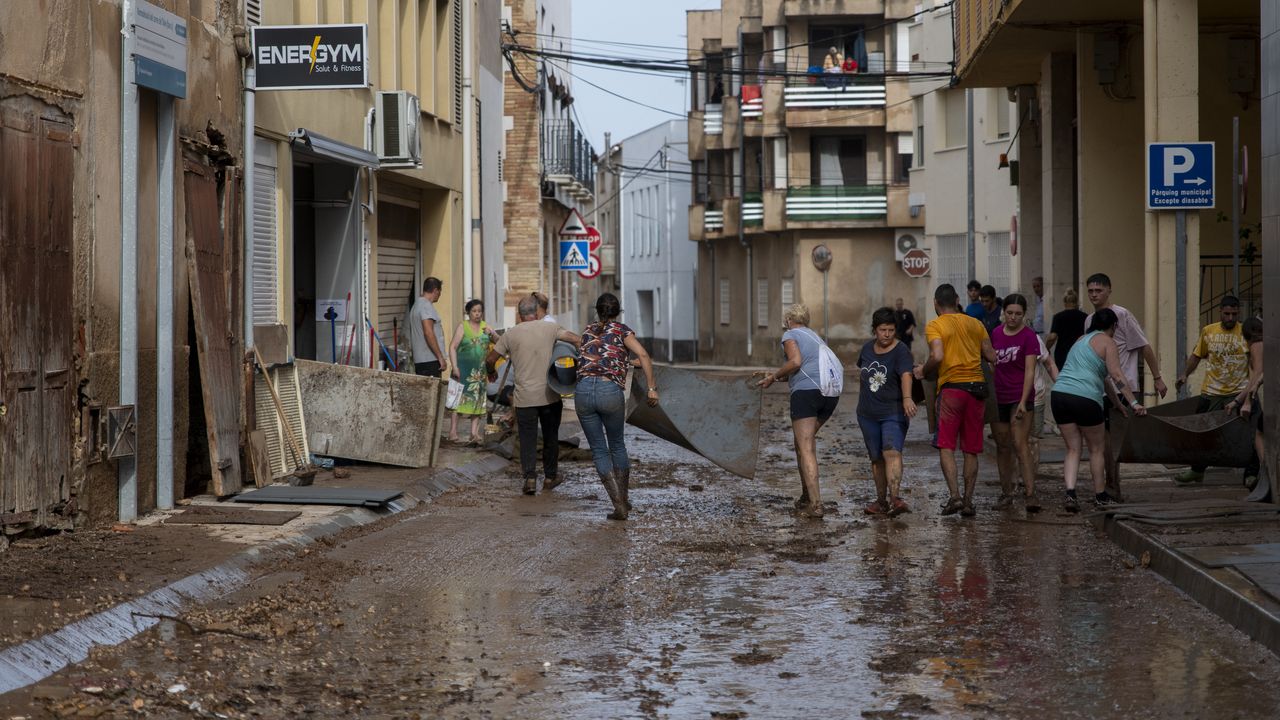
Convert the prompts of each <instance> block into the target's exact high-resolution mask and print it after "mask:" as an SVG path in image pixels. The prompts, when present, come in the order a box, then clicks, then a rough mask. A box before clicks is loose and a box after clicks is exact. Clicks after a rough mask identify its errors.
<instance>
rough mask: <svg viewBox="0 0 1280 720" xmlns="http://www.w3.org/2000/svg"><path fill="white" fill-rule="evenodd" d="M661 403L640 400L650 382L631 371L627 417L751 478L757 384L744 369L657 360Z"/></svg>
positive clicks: (756, 431) (757, 427)
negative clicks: (654, 404) (693, 367)
mask: <svg viewBox="0 0 1280 720" xmlns="http://www.w3.org/2000/svg"><path fill="white" fill-rule="evenodd" d="M653 372H654V380H655V381H656V382H657V383H658V389H659V390H660V393H659V395H660V396H661V398H662V401H661V403H660V404H659V405H658V407H656V408H651V407H649V406H648V405H647V404H646V403H645V397H646V396H647V395H648V392H649V386H648V385H647V384H646V383H645V379H644V375H643V373H639V372H637V373H635V377H634V380H633V382H632V388H631V400H630V401H629V402H628V411H629V412H628V416H627V422H628V423H630V424H631V425H634V426H635V427H638V428H640V429H641V430H644V431H646V432H648V433H651V434H653V435H656V436H658V437H660V438H662V439H663V440H666V441H668V442H671V443H675V444H676V445H679V446H680V447H683V448H686V449H688V450H692V451H693V452H696V453H698V454H699V455H701V456H703V457H705V458H706V459H708V460H710V461H711V462H713V463H715V464H716V465H719V466H720V467H722V468H724V469H725V470H728V471H729V472H731V473H733V474H734V475H738V476H741V477H744V478H748V479H750V478H754V477H755V475H756V457H757V455H759V452H760V398H761V394H760V390H759V389H757V388H756V387H755V386H754V385H753V384H752V377H751V374H750V373H747V372H733V371H714V370H689V369H685V368H678V367H668V366H665V365H656V366H654V368H653Z"/></svg>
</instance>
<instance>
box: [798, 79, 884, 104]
mask: <svg viewBox="0 0 1280 720" xmlns="http://www.w3.org/2000/svg"><path fill="white" fill-rule="evenodd" d="M782 94H783V98H784V104H785V105H786V108H787V109H788V110H821V109H826V108H850V107H865V108H875V107H884V106H885V103H886V99H885V98H886V88H885V84H884V79H883V78H882V77H879V76H859V75H855V74H845V73H815V74H813V75H809V76H807V77H805V78H801V79H798V80H792V82H791V83H789V84H788V85H787V87H785V88H783V90H782Z"/></svg>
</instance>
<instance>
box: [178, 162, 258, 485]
mask: <svg viewBox="0 0 1280 720" xmlns="http://www.w3.org/2000/svg"><path fill="white" fill-rule="evenodd" d="M183 166H184V169H185V170H186V172H185V174H184V177H183V180H184V184H185V188H186V200H187V267H188V273H187V274H188V277H189V278H190V281H191V305H192V308H193V314H194V318H195V326H196V345H197V347H198V349H199V353H200V356H199V357H200V380H201V387H200V392H201V397H202V398H203V399H204V413H205V423H206V428H207V430H206V434H207V437H208V442H209V464H210V466H211V468H210V469H211V470H212V473H213V491H214V493H215V494H216V495H218V496H220V497H225V496H227V495H232V494H235V493H237V492H240V488H241V486H242V484H243V480H242V475H241V472H240V409H239V398H240V391H241V389H240V384H239V381H238V374H239V372H240V363H239V361H238V360H237V358H236V348H235V340H234V337H233V335H232V333H231V308H230V306H229V305H230V299H229V296H228V292H227V275H226V262H225V258H224V252H223V248H224V246H225V241H224V239H223V237H222V228H221V222H220V221H219V215H218V190H217V185H216V183H215V180H214V177H213V170H212V169H211V168H208V167H206V166H204V165H200V164H199V163H197V162H194V161H192V160H190V159H188V160H186V161H185V162H184V163H183Z"/></svg>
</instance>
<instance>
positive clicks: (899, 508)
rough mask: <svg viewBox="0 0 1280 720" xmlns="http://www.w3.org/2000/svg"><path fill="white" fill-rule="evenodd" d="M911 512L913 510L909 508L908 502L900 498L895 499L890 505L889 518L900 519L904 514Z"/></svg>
mask: <svg viewBox="0 0 1280 720" xmlns="http://www.w3.org/2000/svg"><path fill="white" fill-rule="evenodd" d="M909 512H911V508H909V507H907V502H906V501H905V500H903V499H902V498H900V497H896V498H894V499H893V502H891V503H889V517H898V516H899V515H901V514H903V513H909Z"/></svg>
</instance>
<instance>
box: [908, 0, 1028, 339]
mask: <svg viewBox="0 0 1280 720" xmlns="http://www.w3.org/2000/svg"><path fill="white" fill-rule="evenodd" d="M919 7H920V9H919V11H918V13H917V14H916V16H915V17H912V18H910V19H907V20H904V21H903V22H902V24H901V25H900V26H899V27H900V28H902V29H905V31H906V34H907V38H908V46H909V48H910V57H908V58H907V59H906V61H905V62H904V63H902V64H901V65H900V66H899V69H901V70H907V71H914V72H917V73H922V74H923V73H929V72H930V71H934V70H937V69H939V68H947V67H950V63H951V59H952V57H953V52H952V49H953V43H952V27H951V21H952V14H951V4H950V3H944V2H938V1H937V0H926V2H923V3H921V4H920V6H919ZM950 85H951V81H950V78H946V77H939V78H927V77H923V78H920V79H917V80H914V81H912V82H911V84H910V88H911V97H912V104H913V113H912V114H913V116H914V117H915V123H916V127H915V133H914V137H913V138H912V140H911V146H912V149H913V150H914V160H913V162H912V165H911V172H910V177H911V195H910V200H909V202H910V204H911V206H912V207H913V208H918V209H919V212H920V215H921V216H922V217H923V218H924V235H923V237H921V238H916V237H914V236H911V235H909V234H908V235H903V236H900V237H899V239H898V242H899V247H898V249H899V251H901V250H905V249H906V248H908V247H911V246H915V245H919V246H921V247H924V248H925V249H927V250H928V251H929V252H930V253H931V256H932V261H933V272H932V276H933V283H931V285H933V286H934V287H936V286H938V285H941V284H943V283H950V284H951V285H954V286H955V287H956V288H957V289H960V290H962V291H963V288H964V286H965V285H966V284H967V283H968V282H969V281H970V280H973V279H977V280H979V281H980V282H982V283H983V284H984V285H986V284H990V285H992V286H994V287H995V289H996V292H997V293H999V294H1000V295H1001V296H1003V295H1005V294H1008V293H1010V292H1015V291H1016V292H1022V293H1024V294H1026V295H1027V296H1028V297H1030V294H1031V279H1032V278H1034V277H1035V276H1037V275H1039V274H1040V267H1039V265H1038V264H1032V263H1023V262H1022V259H1023V258H1024V257H1025V254H1024V253H1020V252H1018V248H1017V246H1016V243H1017V239H1018V230H1017V228H1018V225H1019V221H1018V218H1017V192H1016V187H1015V186H1014V184H1013V183H1014V182H1015V181H1016V180H1017V177H1018V175H1017V173H1018V169H1019V166H1020V160H1019V158H1018V155H1017V153H1016V152H1014V150H1015V147H1014V145H1015V142H1014V137H1015V136H1016V135H1018V131H1019V129H1020V126H1021V118H1020V117H1019V115H1018V111H1017V105H1016V104H1015V103H1013V102H1011V101H1010V99H1009V92H1008V91H1007V90H1006V89H1005V88H979V89H976V90H964V89H958V88H952V87H950ZM968 93H972V95H973V97H972V102H973V104H972V113H973V114H972V118H971V117H970V115H969V113H970V108H969V97H968ZM970 122H972V123H973V153H972V157H973V167H974V171H973V210H974V220H973V230H974V253H973V258H972V267H973V268H974V271H973V277H970V271H969V267H970V260H971V258H970V257H969V191H968V190H969V188H968V185H969V181H968V163H969V157H970V153H969V147H968V146H969V127H968V126H969V123H970ZM1028 125H1029V124H1028ZM917 241H919V242H917ZM932 305H933V304H932V300H931V296H929V297H922V298H919V299H917V302H916V307H917V308H919V310H920V311H921V313H922V314H923V313H924V311H925V310H926V309H929V310H931V309H932Z"/></svg>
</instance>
